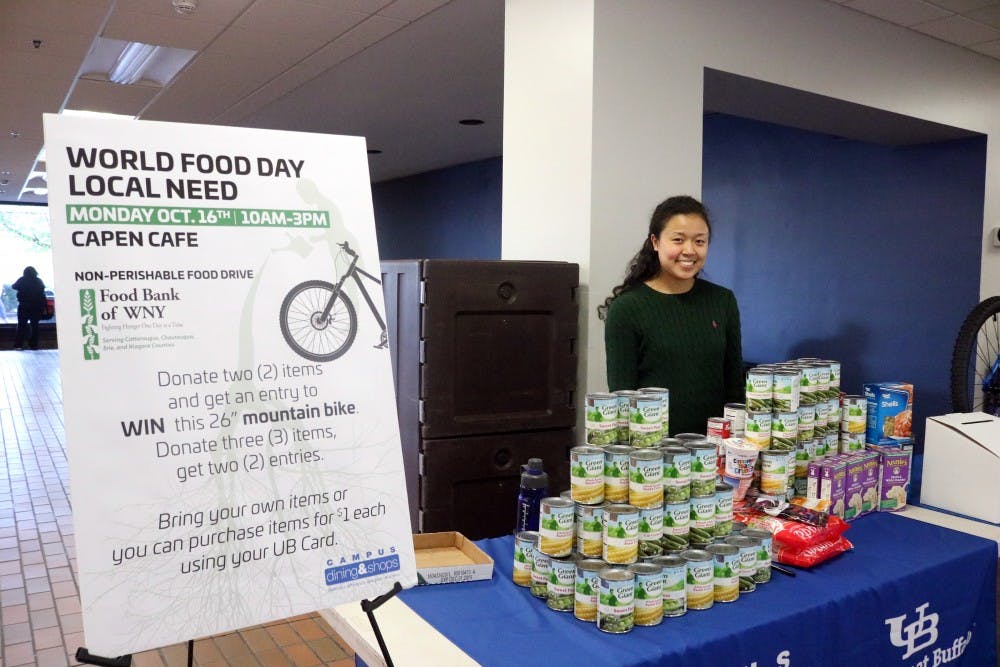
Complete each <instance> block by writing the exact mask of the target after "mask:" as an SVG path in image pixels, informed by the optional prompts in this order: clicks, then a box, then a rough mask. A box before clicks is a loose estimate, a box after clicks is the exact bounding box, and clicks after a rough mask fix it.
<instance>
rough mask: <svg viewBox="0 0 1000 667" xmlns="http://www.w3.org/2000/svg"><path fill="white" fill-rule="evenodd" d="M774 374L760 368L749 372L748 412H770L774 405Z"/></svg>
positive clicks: (747, 389) (747, 390)
mask: <svg viewBox="0 0 1000 667" xmlns="http://www.w3.org/2000/svg"><path fill="white" fill-rule="evenodd" d="M773 395H774V372H773V371H772V370H770V369H766V368H764V369H762V368H761V367H760V366H757V367H755V368H751V369H750V370H749V371H747V386H746V397H747V411H752V412H760V411H765V412H770V411H771V407H772V405H773V402H772V396H773Z"/></svg>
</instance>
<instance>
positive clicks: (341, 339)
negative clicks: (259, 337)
mask: <svg viewBox="0 0 1000 667" xmlns="http://www.w3.org/2000/svg"><path fill="white" fill-rule="evenodd" d="M333 293H334V286H333V285H332V284H331V283H328V282H325V281H323V280H307V281H306V282H304V283H300V284H298V285H296V286H295V287H293V288H292V289H291V291H290V292H288V294H287V295H286V296H285V299H284V301H282V302H281V312H280V318H279V319H280V322H281V335H282V336H284V337H285V342H286V343H288V346H289V347H291V348H292V350H294V351H295V353H296V354H298V355H299V356H301V357H305V358H306V359H309V360H310V361H333V360H334V359H336V358H337V357H340V356H341V355H343V354H344V353H345V352H347V350H349V349H350V347H351V343H353V342H354V336H355V335H356V334H357V332H358V316H357V314H356V313H355V311H354V304H352V303H351V300H350V299H348V298H347V295H346V294H344V293H343V292H340V293H339V294H337V296H336V299H335V300H334V303H333V307H331V308H330V314H329V316H328V317H326V318H324V317H323V311H324V310H325V309H326V306H327V304H328V303H330V299H331V297H333Z"/></svg>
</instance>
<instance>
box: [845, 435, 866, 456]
mask: <svg viewBox="0 0 1000 667" xmlns="http://www.w3.org/2000/svg"><path fill="white" fill-rule="evenodd" d="M864 448H865V434H864V433H848V432H846V431H841V432H840V453H841V454H853V453H854V452H860V451H862V450H863V449H864Z"/></svg>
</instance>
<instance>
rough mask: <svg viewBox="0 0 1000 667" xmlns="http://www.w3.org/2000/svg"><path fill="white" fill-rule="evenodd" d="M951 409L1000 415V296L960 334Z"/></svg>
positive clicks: (981, 306)
mask: <svg viewBox="0 0 1000 667" xmlns="http://www.w3.org/2000/svg"><path fill="white" fill-rule="evenodd" d="M951 407H952V410H954V411H955V412H977V411H982V412H986V413H989V414H1000V296H993V297H990V298H988V299H986V300H985V301H983V302H982V303H980V304H979V305H978V306H976V307H975V308H973V309H972V312H970V313H969V315H968V316H967V317H966V318H965V321H964V322H963V323H962V327H961V328H960V329H959V330H958V338H956V339H955V350H954V352H953V353H952V357H951Z"/></svg>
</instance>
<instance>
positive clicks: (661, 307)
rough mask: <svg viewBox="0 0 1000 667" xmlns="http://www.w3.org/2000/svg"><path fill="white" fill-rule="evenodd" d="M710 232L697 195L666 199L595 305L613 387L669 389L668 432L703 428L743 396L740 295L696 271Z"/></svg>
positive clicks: (693, 431) (704, 255)
mask: <svg viewBox="0 0 1000 667" xmlns="http://www.w3.org/2000/svg"><path fill="white" fill-rule="evenodd" d="M711 235H712V228H711V224H710V222H709V219H708V211H707V210H706V209H705V207H704V206H703V205H702V204H701V202H699V201H698V200H697V199H694V198H693V197H688V196H677V197H670V198H669V199H667V200H665V201H663V202H662V203H661V204H660V205H659V206H657V207H656V210H655V211H653V215H652V217H651V219H650V221H649V231H648V233H647V235H646V240H645V241H644V242H643V244H642V248H641V249H640V250H639V252H638V253H637V254H636V255H635V257H633V258H632V260H631V261H630V262H629V265H628V268H627V270H626V274H625V280H624V282H623V283H622V284H621V285H618V286H617V287H615V288H614V289H613V290H612V292H611V296H609V297H608V298H607V299H605V301H604V304H603V305H601V306H598V309H597V314H598V317H600V318H601V319H602V320H604V321H605V326H604V345H605V351H606V353H607V374H608V390H609V391H617V390H619V389H639V388H641V387H666V388H667V389H669V390H670V413H669V419H670V425H669V428H670V432H671V434H675V433H705V431H706V425H707V420H708V418H709V417H719V416H722V410H723V406H724V405H725V404H726V403H727V402H742V401H743V399H744V385H743V351H742V343H741V338H740V312H739V308H738V306H737V304H736V296H735V295H734V294H733V293H732V291H730V290H728V289H726V288H725V287H721V286H719V285H716V284H714V283H711V282H709V281H707V280H705V279H703V278H701V277H700V276H699V274H700V272H701V270H702V268H703V267H704V266H705V260H706V258H707V256H708V247H709V241H710V240H711Z"/></svg>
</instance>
